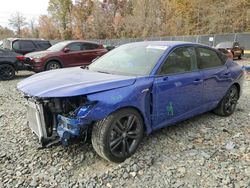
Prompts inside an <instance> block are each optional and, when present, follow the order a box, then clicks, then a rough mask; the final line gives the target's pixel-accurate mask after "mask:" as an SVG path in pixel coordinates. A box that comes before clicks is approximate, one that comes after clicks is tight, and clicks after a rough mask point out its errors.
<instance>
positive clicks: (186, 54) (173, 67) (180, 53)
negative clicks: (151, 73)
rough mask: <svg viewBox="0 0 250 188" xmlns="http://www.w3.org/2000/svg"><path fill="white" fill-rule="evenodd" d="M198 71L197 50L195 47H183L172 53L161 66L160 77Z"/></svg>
mask: <svg viewBox="0 0 250 188" xmlns="http://www.w3.org/2000/svg"><path fill="white" fill-rule="evenodd" d="M196 69H197V64H196V53H195V49H194V48H193V47H181V48H178V49H175V50H174V51H173V52H171V53H170V55H169V56H168V58H167V60H166V61H165V63H164V64H163V65H162V66H161V68H160V70H159V72H158V75H165V74H176V73H184V72H189V71H193V70H196Z"/></svg>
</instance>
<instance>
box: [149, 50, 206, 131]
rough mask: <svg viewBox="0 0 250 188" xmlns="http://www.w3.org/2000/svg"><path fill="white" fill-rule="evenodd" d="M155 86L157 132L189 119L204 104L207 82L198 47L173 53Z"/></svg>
mask: <svg viewBox="0 0 250 188" xmlns="http://www.w3.org/2000/svg"><path fill="white" fill-rule="evenodd" d="M157 74H158V75H157V76H156V78H155V80H154V84H153V90H152V94H153V116H152V124H153V129H157V128H160V127H164V126H166V125H168V124H172V123H175V122H177V121H179V120H182V119H186V118H188V117H190V116H192V115H194V114H195V113H197V112H198V111H199V107H200V106H201V105H202V95H203V80H202V74H201V73H200V72H199V71H198V69H197V60H196V53H195V49H194V47H181V48H177V49H175V50H173V51H172V52H171V53H170V55H169V56H168V58H167V60H166V61H165V62H164V64H163V65H162V66H161V68H160V69H159V71H158V73H157Z"/></svg>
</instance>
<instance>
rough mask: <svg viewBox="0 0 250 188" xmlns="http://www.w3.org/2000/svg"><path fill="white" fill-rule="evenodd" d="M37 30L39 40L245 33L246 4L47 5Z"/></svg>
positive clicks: (175, 0) (92, 1)
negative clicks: (45, 13)
mask: <svg viewBox="0 0 250 188" xmlns="http://www.w3.org/2000/svg"><path fill="white" fill-rule="evenodd" d="M25 28H26V31H25V33H26V35H28V33H27V28H29V27H28V26H26V27H24V28H22V29H23V30H24V29H25ZM29 29H30V28H29ZM36 29H37V31H38V37H41V38H44V39H105V38H137V37H145V38H146V37H151V36H175V35H201V34H215V33H235V32H249V31H250V0H234V1H228V0H103V1H100V0H74V1H71V0H50V1H49V4H48V15H41V16H40V18H39V20H38V24H37V26H36ZM20 33H22V32H20Z"/></svg>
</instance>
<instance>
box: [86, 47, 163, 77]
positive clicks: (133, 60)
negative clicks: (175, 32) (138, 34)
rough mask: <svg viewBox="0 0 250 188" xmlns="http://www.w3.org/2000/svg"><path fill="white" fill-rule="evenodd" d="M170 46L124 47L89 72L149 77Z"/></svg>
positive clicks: (109, 54) (115, 50) (113, 52)
mask: <svg viewBox="0 0 250 188" xmlns="http://www.w3.org/2000/svg"><path fill="white" fill-rule="evenodd" d="M167 48H168V46H162V45H157V44H152V45H151V44H149V43H133V44H126V45H122V46H120V47H118V48H116V49H114V50H112V51H110V52H109V53H107V54H105V55H104V56H102V57H101V58H99V59H97V60H96V61H95V62H94V63H92V64H91V65H90V66H89V70H91V71H97V72H105V73H110V74H120V75H138V76H143V75H149V73H150V72H151V71H152V69H153V68H154V66H155V65H156V63H157V62H158V60H159V59H160V57H161V56H162V55H163V53H164V52H165V50H166V49H167Z"/></svg>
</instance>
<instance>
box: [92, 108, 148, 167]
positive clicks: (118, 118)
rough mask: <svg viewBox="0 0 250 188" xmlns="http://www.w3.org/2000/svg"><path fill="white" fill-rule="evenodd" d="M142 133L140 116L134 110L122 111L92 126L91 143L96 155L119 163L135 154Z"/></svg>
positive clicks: (142, 127)
mask: <svg viewBox="0 0 250 188" xmlns="http://www.w3.org/2000/svg"><path fill="white" fill-rule="evenodd" d="M128 122H130V123H128ZM143 133H144V126H143V120H142V118H141V116H140V114H139V113H138V112H137V111H136V110H134V109H122V110H119V111H117V112H114V113H112V114H110V115H109V116H108V117H107V118H105V119H103V120H101V121H98V122H96V123H95V124H94V126H93V130H92V137H91V141H92V145H93V147H94V149H95V151H96V152H97V153H98V155H100V156H101V157H103V158H104V159H106V160H108V161H111V162H115V163H120V162H123V161H124V160H125V159H127V158H129V157H130V156H131V155H133V154H134V153H135V151H136V149H137V148H138V146H139V144H140V142H141V140H142V138H143Z"/></svg>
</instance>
